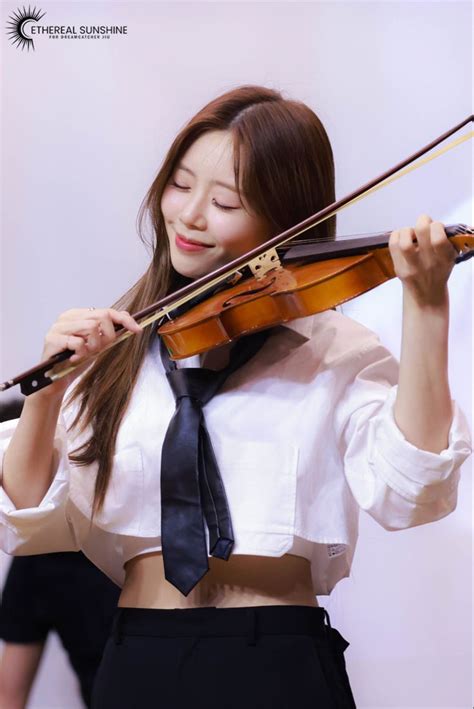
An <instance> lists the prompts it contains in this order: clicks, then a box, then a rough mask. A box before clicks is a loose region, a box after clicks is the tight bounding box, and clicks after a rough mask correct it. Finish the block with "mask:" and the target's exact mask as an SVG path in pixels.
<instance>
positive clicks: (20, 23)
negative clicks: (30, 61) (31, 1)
mask: <svg viewBox="0 0 474 709" xmlns="http://www.w3.org/2000/svg"><path fill="white" fill-rule="evenodd" d="M45 15H46V13H45V12H43V13H42V14H41V10H37V9H36V7H35V8H34V9H33V10H31V9H30V6H29V5H28V11H26V10H25V8H24V7H23V10H16V12H14V13H13V14H12V15H10V17H9V21H8V24H7V34H8V35H9V37H10V40H11V42H13V44H14V45H15V46H17V47H21V49H22V50H23V49H24V48H25V47H28V51H30V47H31V48H32V49H33V50H34V48H35V45H34V42H33V39H32V37H30V35H29V34H28V31H29V24H30V22H38V21H39V20H41V18H42V17H44V16H45Z"/></svg>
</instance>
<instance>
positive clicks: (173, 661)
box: [92, 605, 356, 709]
mask: <svg viewBox="0 0 474 709" xmlns="http://www.w3.org/2000/svg"><path fill="white" fill-rule="evenodd" d="M325 619H326V620H327V623H328V624H325V622H324V621H325ZM348 645H349V643H348V642H347V640H345V639H344V638H343V637H342V635H341V634H340V633H339V631H337V630H336V629H335V628H332V627H331V624H330V620H329V614H328V613H327V611H326V610H325V609H324V608H317V607H312V606H280V605H277V606H256V607H243V608H215V607H210V608H209V607H205V608H185V609H172V610H168V609H166V610H165V609H156V610H155V609H148V608H118V609H117V611H116V614H115V618H114V624H113V630H112V635H111V637H110V638H109V639H108V641H107V645H106V648H105V652H104V656H103V658H102V662H101V664H100V667H99V670H98V672H97V676H96V681H95V684H94V690H93V697H92V709H180V708H181V707H182V708H183V709H184V707H185V708H186V709H200V708H201V707H202V708H203V709H204V708H205V709H310V708H311V709H316V708H318V709H354V708H355V706H356V705H355V702H354V698H353V696H352V691H351V687H350V684H349V679H348V676H347V673H346V667H345V660H344V650H345V649H346V648H347V646H348Z"/></svg>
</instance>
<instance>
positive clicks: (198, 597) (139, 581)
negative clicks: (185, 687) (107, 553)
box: [118, 552, 318, 609]
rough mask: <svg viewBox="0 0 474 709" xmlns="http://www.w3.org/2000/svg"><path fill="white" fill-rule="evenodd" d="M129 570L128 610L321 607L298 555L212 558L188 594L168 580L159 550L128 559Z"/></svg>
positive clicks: (125, 588) (123, 601) (307, 565)
mask: <svg viewBox="0 0 474 709" xmlns="http://www.w3.org/2000/svg"><path fill="white" fill-rule="evenodd" d="M125 574H126V576H125V583H124V586H123V589H122V593H121V595H120V599H119V602H118V605H119V606H120V607H126V608H164V609H166V608H168V609H172V608H203V607H206V606H215V607H216V608H230V607H241V606H270V605H302V606H318V601H317V598H316V596H315V595H314V592H313V587H312V582H311V566H310V563H309V561H308V560H307V559H305V558H303V557H301V556H296V555H294V554H284V555H283V556H280V557H269V556H251V555H244V554H236V555H231V557H230V558H229V560H228V561H224V560H222V559H217V558H215V557H209V571H208V572H207V573H206V574H205V575H204V576H203V578H202V579H201V580H200V581H199V583H198V584H197V585H196V586H195V587H194V588H193V589H192V590H191V591H190V592H189V594H188V595H187V596H184V595H183V594H182V593H181V592H180V591H179V590H178V589H177V588H175V587H174V586H173V585H172V584H170V583H169V582H168V581H167V580H166V579H165V575H164V568H163V556H162V554H161V552H150V553H148V554H142V555H140V556H136V557H134V558H133V559H130V560H129V561H128V562H127V563H126V564H125Z"/></svg>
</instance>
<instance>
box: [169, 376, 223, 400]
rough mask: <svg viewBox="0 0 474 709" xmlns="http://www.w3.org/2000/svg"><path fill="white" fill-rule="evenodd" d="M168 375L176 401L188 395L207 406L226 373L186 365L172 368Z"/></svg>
mask: <svg viewBox="0 0 474 709" xmlns="http://www.w3.org/2000/svg"><path fill="white" fill-rule="evenodd" d="M166 376H167V379H168V382H169V384H170V387H171V390H172V392H173V394H174V398H175V399H176V401H178V399H182V398H183V397H185V396H188V397H190V398H191V399H197V400H198V401H199V403H200V404H201V406H205V405H206V404H207V402H208V401H209V400H210V399H212V397H213V396H214V394H215V393H216V391H217V390H218V388H219V386H220V385H221V383H222V382H223V381H224V379H225V376H226V373H224V372H222V371H220V372H219V371H217V372H216V371H214V370H212V369H202V368H198V367H186V368H182V369H172V370H171V371H169V372H166Z"/></svg>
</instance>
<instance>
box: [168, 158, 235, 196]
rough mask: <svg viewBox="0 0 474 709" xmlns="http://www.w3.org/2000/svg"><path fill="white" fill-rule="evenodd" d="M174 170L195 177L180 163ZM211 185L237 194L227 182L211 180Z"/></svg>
mask: <svg viewBox="0 0 474 709" xmlns="http://www.w3.org/2000/svg"><path fill="white" fill-rule="evenodd" d="M176 169H177V170H184V171H185V172H189V174H190V175H192V176H193V177H196V174H195V173H194V172H193V171H192V170H190V169H189V167H186V165H183V163H182V162H180V163H179V164H178V165H177V166H176ZM211 183H212V184H213V185H220V186H221V187H227V189H228V190H232V192H235V193H236V194H238V192H237V190H236V188H235V187H234V186H233V185H229V184H228V183H227V182H221V181H220V180H211Z"/></svg>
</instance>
